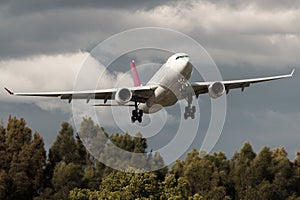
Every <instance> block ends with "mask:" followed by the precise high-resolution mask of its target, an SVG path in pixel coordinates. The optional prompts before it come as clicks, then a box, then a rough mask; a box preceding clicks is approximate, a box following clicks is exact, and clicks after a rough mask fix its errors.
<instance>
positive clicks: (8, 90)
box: [4, 87, 14, 95]
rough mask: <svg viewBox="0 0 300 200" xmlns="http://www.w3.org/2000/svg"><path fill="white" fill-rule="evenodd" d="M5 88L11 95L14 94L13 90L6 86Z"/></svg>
mask: <svg viewBox="0 0 300 200" xmlns="http://www.w3.org/2000/svg"><path fill="white" fill-rule="evenodd" d="M4 89H5V90H6V91H7V92H8V93H9V94H10V95H13V94H14V93H13V92H12V91H11V90H9V89H7V88H6V87H5V88H4Z"/></svg>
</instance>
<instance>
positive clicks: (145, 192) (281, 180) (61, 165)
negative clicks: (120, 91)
mask: <svg viewBox="0 0 300 200" xmlns="http://www.w3.org/2000/svg"><path fill="white" fill-rule="evenodd" d="M86 133H88V134H93V135H95V138H98V139H99V141H100V140H101V141H102V140H103V141H102V142H103V151H105V150H106V149H108V150H110V148H111V144H115V145H117V146H118V147H120V148H122V149H125V150H126V151H129V152H137V153H142V155H144V159H143V162H141V165H142V166H144V167H145V169H146V168H147V167H153V166H156V167H157V166H158V167H160V168H161V169H159V170H157V171H153V172H146V171H142V170H141V171H140V173H132V172H131V171H130V170H131V169H130V168H128V170H125V171H118V170H114V169H112V168H109V167H107V166H105V165H104V164H102V163H100V162H99V161H97V159H95V158H94V157H93V156H91V155H90V153H89V152H88V151H87V150H86V149H85V147H84V146H83V144H82V141H81V139H80V138H79V136H78V133H76V132H75V130H74V129H73V127H72V126H71V125H70V124H69V123H67V122H63V123H62V124H61V128H60V131H59V132H58V133H57V136H56V140H55V141H54V143H53V144H52V146H51V147H50V149H49V150H48V151H46V149H45V146H44V140H43V138H42V137H41V136H40V134H39V133H37V132H32V130H31V129H30V128H29V127H28V126H27V125H26V122H25V119H23V118H20V119H19V118H16V117H11V116H10V117H9V118H8V120H7V124H6V126H5V125H4V124H1V125H0V199H3V200H15V199H18V200H27V199H34V200H41V199H72V200H93V199H162V200H163V199H170V200H171V199H190V200H198V199H250V200H251V199H276V200H280V199H290V200H292V199H298V200H300V153H299V152H296V157H295V159H294V160H290V159H289V158H288V157H287V152H286V151H285V149H284V148H283V147H279V148H275V149H270V148H269V147H266V146H264V147H262V148H261V150H260V151H259V152H254V150H253V149H252V146H251V144H250V143H248V142H245V143H244V145H243V146H242V147H241V149H240V150H239V151H237V152H235V153H234V155H233V156H232V157H231V158H227V157H226V155H225V154H224V153H223V152H214V153H211V154H207V153H205V152H203V151H200V152H198V151H197V150H195V149H194V150H192V151H190V152H189V153H188V154H187V155H186V157H185V159H184V160H177V161H176V162H175V163H174V164H173V165H172V166H164V162H163V158H162V157H161V156H160V154H159V153H152V152H147V141H146V139H144V138H142V135H141V134H140V133H137V134H136V136H135V137H132V136H130V135H129V134H128V133H119V134H118V133H112V134H108V133H106V132H105V130H104V129H103V128H102V127H100V126H98V125H96V124H95V123H94V122H93V121H92V119H90V118H83V120H82V123H81V128H80V134H79V135H85V134H86ZM104 138H108V139H104ZM111 155H113V154H111ZM129 160H134V158H129ZM127 165H128V166H130V163H127Z"/></svg>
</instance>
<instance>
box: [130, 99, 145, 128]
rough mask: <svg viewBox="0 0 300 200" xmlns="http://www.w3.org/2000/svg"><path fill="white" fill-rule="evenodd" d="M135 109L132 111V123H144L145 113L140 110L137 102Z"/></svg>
mask: <svg viewBox="0 0 300 200" xmlns="http://www.w3.org/2000/svg"><path fill="white" fill-rule="evenodd" d="M134 107H135V109H134V110H133V111H132V116H131V122H132V123H134V122H135V121H138V122H139V123H141V122H142V119H143V118H142V117H143V111H142V110H139V108H138V105H137V102H136V101H135V104H134Z"/></svg>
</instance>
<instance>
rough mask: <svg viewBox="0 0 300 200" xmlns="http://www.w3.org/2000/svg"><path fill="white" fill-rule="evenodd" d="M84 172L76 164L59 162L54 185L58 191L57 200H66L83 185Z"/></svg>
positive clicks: (55, 171) (54, 175)
mask: <svg viewBox="0 0 300 200" xmlns="http://www.w3.org/2000/svg"><path fill="white" fill-rule="evenodd" d="M82 177H83V170H82V168H81V167H80V166H79V165H78V164H75V163H69V164H66V163H65V162H64V161H61V162H59V163H58V164H57V165H56V167H55V170H54V173H53V178H52V184H53V186H54V189H55V191H56V193H55V195H54V197H55V199H66V198H67V197H68V196H69V191H70V190H71V189H73V188H75V187H80V186H81V184H82Z"/></svg>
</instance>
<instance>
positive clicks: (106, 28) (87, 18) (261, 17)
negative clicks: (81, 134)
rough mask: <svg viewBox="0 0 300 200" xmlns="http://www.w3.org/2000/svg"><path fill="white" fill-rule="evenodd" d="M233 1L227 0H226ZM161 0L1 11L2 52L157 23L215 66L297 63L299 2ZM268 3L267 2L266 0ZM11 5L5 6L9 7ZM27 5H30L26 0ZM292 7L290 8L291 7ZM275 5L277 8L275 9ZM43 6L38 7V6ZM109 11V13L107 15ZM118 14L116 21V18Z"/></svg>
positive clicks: (52, 50) (58, 46) (89, 43)
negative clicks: (193, 43)
mask: <svg viewBox="0 0 300 200" xmlns="http://www.w3.org/2000/svg"><path fill="white" fill-rule="evenodd" d="M230 2H231V1H230ZM230 2H229V1H215V2H211V1H192V2H189V3H186V2H177V1H174V2H169V1H167V2H164V3H162V4H155V6H154V7H152V8H151V9H146V8H145V7H144V6H143V5H139V4H135V2H134V1H133V2H131V4H130V3H129V5H136V7H135V9H133V10H131V9H122V8H127V7H126V5H122V4H111V5H110V6H108V7H105V5H103V7H101V6H97V5H94V7H92V6H88V5H90V4H89V3H87V6H84V7H80V6H78V7H77V6H76V4H77V3H78V4H79V3H80V2H77V3H76V2H75V3H74V6H71V5H68V3H66V2H62V3H61V4H62V5H66V8H70V9H66V8H65V7H61V9H58V7H59V6H58V5H60V4H59V3H58V2H54V3H52V4H51V5H47V4H46V5H45V8H51V7H52V6H53V7H54V8H56V9H50V10H45V11H43V12H28V14H27V15H25V16H21V17H20V16H18V15H12V16H11V17H7V16H6V15H5V14H1V15H0V23H1V26H0V32H1V37H0V43H1V45H2V47H3V48H1V50H0V57H2V58H5V59H8V58H11V57H20V56H21V57H30V56H34V55H43V54H59V53H66V52H67V53H70V52H77V51H78V49H90V48H92V47H93V46H94V45H95V44H96V43H97V42H99V41H102V40H104V39H106V38H108V37H109V36H111V35H112V34H115V33H118V32H120V31H123V30H127V29H130V28H135V27H143V26H160V27H167V28H171V29H176V30H179V31H182V32H184V33H186V34H188V35H189V36H191V37H193V38H194V39H196V40H197V41H198V42H199V43H201V44H202V45H203V46H204V47H205V48H206V49H207V50H208V52H209V53H211V55H212V56H213V58H214V59H215V60H216V62H217V64H219V65H235V66H240V65H244V66H258V67H266V66H267V67H277V68H280V67H282V66H283V67H287V66H296V67H298V66H299V62H298V59H297V52H299V51H300V27H299V26H297V25H296V24H297V23H298V21H299V19H300V12H299V11H300V8H299V3H297V2H295V1H288V2H287V3H285V4H284V5H283V4H282V2H280V1H272V3H270V5H272V6H273V8H274V9H268V8H266V6H265V5H267V4H268V3H269V1H267V0H266V1H251V2H250V3H244V1H233V2H232V3H230ZM268 5H269V4H268ZM8 7H9V6H8ZM28 7H31V6H30V4H29V5H28ZM290 7H291V9H288V8H290ZM275 8H276V9H275ZM40 9H42V8H40ZM108 16H111V17H108ZM115 19H118V20H115Z"/></svg>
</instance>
